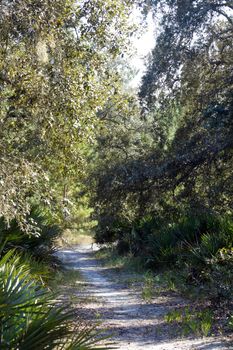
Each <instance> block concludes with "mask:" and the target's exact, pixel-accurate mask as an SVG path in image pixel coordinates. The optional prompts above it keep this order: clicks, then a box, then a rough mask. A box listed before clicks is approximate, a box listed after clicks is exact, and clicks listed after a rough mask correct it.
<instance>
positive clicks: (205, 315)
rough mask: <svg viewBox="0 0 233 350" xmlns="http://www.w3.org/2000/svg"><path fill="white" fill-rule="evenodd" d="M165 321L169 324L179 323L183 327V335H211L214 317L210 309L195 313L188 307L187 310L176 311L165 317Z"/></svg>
mask: <svg viewBox="0 0 233 350" xmlns="http://www.w3.org/2000/svg"><path fill="white" fill-rule="evenodd" d="M165 320H166V321H167V322H169V323H174V322H176V323H178V324H180V326H181V329H182V333H183V334H185V335H187V334H190V333H191V334H196V335H203V336H205V337H207V336H208V335H210V332H211V329H212V323H213V315H212V312H211V311H210V310H209V309H206V310H201V311H195V310H192V309H190V308H188V307H186V308H185V309H175V310H172V311H171V312H169V313H168V314H167V315H166V316H165Z"/></svg>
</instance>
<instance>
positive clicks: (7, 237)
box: [0, 208, 61, 267]
mask: <svg viewBox="0 0 233 350" xmlns="http://www.w3.org/2000/svg"><path fill="white" fill-rule="evenodd" d="M28 220H30V222H31V223H32V224H33V225H34V227H35V231H36V233H35V232H34V234H30V235H29V234H27V233H25V232H23V231H22V230H21V228H20V227H19V225H18V223H17V222H16V221H15V220H14V221H11V222H10V224H9V225H7V224H6V222H5V220H4V218H1V219H0V244H1V246H2V252H3V253H6V252H7V251H8V250H9V249H12V248H14V249H16V250H17V251H20V252H24V253H26V252H30V254H31V255H32V256H33V257H34V258H35V259H36V260H38V261H41V262H44V263H46V264H48V265H50V266H53V267H55V266H56V265H57V264H58V260H57V259H56V258H55V256H54V251H55V242H56V240H57V238H58V237H59V236H60V235H61V230H60V228H59V227H58V226H57V225H54V224H53V223H51V222H50V220H49V218H48V217H47V216H46V215H45V214H43V213H42V212H41V211H40V210H39V209H35V208H34V209H33V210H32V211H31V213H30V214H29V216H28Z"/></svg>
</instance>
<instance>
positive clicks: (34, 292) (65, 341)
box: [0, 251, 100, 350]
mask: <svg viewBox="0 0 233 350" xmlns="http://www.w3.org/2000/svg"><path fill="white" fill-rule="evenodd" d="M0 275H1V276H0V277H1V278H0V326H1V328H0V329H1V330H0V333H1V349H6V350H11V349H12V350H13V349H16V348H17V349H22V350H27V349H38V350H39V349H41V350H42V349H80V350H81V349H86V350H91V349H95V348H96V344H97V341H98V337H99V338H100V335H99V334H98V332H96V331H95V330H94V328H93V327H87V328H85V327H81V325H80V327H79V328H78V329H77V328H76V327H75V325H74V323H73V320H74V314H73V312H72V311H71V310H69V308H68V306H59V301H58V300H56V299H55V298H54V296H53V295H52V294H51V293H50V292H48V290H46V289H45V288H44V287H43V286H42V285H41V283H40V282H39V281H38V280H37V279H34V278H33V277H32V275H31V269H30V266H29V265H28V263H26V262H25V261H24V262H22V260H21V258H20V257H19V256H18V255H16V254H15V252H14V251H9V252H8V253H7V254H6V255H5V256H4V257H2V258H1V260H0ZM96 337H97V338H96ZM98 348H99V347H98Z"/></svg>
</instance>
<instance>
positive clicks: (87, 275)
mask: <svg viewBox="0 0 233 350" xmlns="http://www.w3.org/2000/svg"><path fill="white" fill-rule="evenodd" d="M59 257H60V258H61V259H62V261H63V262H64V263H65V265H66V267H67V268H70V269H78V270H79V271H81V273H82V275H83V278H84V280H85V281H86V287H85V289H84V291H83V292H82V293H80V292H78V293H77V295H78V296H80V297H85V299H86V303H85V306H84V311H85V312H84V314H85V317H86V318H87V319H91V320H95V321H96V320H97V319H98V320H100V321H102V322H103V324H102V326H101V327H103V328H107V329H108V332H110V333H111V334H114V335H113V338H112V339H113V341H116V343H117V345H118V347H119V349H122V350H139V349H143V348H146V349H147V350H172V349H176V350H191V349H192V350H194V349H195V350H220V349H221V350H227V349H228V350H229V349H230V348H231V349H233V348H232V347H231V346H230V345H228V346H227V345H224V344H223V342H222V341H220V340H219V339H216V338H199V339H191V338H185V339H181V338H179V336H178V334H177V329H175V328H174V327H173V326H172V325H171V324H167V323H166V322H165V321H164V316H165V315H166V314H167V313H168V312H169V311H170V310H172V309H173V308H175V307H176V306H177V305H184V304H185V301H184V300H182V299H181V298H178V297H177V296H174V295H173V296H172V295H164V296H159V297H158V298H156V299H155V300H153V301H152V302H151V303H149V304H148V303H146V302H144V301H143V300H142V299H141V297H140V295H139V294H138V293H137V292H136V291H135V290H131V289H129V288H127V286H126V285H124V283H121V281H119V279H118V278H116V275H114V276H115V277H114V278H115V281H114V278H113V279H112V278H111V280H110V279H109V278H108V277H109V271H108V270H107V269H106V268H104V267H103V266H101V265H100V263H99V262H98V261H97V260H96V259H95V258H94V253H93V251H92V250H91V249H90V245H89V246H79V247H76V248H73V249H67V250H62V251H60V252H59ZM74 293H75V292H74ZM82 310H83V309H82Z"/></svg>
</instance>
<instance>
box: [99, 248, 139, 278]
mask: <svg viewBox="0 0 233 350" xmlns="http://www.w3.org/2000/svg"><path fill="white" fill-rule="evenodd" d="M95 256H96V258H97V259H100V260H102V261H103V264H104V265H105V266H108V267H109V268H118V269H121V270H125V271H130V272H135V273H143V272H145V271H146V270H145V269H144V268H143V265H142V261H141V258H139V257H134V256H133V255H131V254H128V255H124V256H121V255H119V254H118V253H117V251H116V249H115V248H114V247H110V248H106V247H105V248H102V249H100V250H98V251H97V252H96V254H95Z"/></svg>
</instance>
